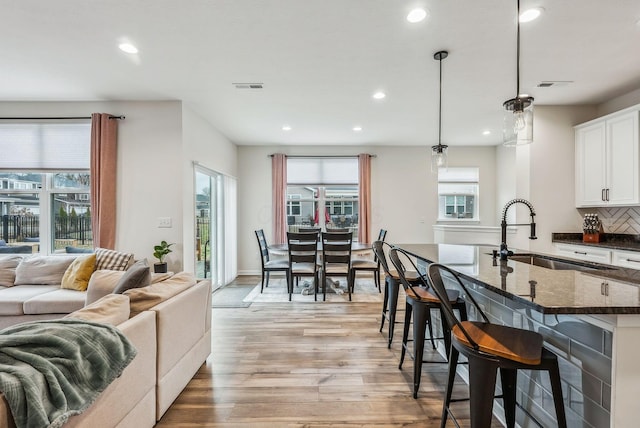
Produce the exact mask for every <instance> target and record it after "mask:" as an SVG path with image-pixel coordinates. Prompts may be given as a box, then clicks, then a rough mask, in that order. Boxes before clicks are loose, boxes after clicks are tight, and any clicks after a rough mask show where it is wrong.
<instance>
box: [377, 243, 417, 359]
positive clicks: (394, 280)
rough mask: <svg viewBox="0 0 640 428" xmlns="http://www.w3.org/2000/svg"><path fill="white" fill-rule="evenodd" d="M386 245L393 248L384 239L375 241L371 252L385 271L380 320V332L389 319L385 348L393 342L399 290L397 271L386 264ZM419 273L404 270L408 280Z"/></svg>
mask: <svg viewBox="0 0 640 428" xmlns="http://www.w3.org/2000/svg"><path fill="white" fill-rule="evenodd" d="M385 245H387V246H389V248H393V247H392V246H391V245H390V244H387V243H386V242H384V241H381V240H379V241H376V242H374V243H373V254H375V256H376V258H377V259H378V261H379V262H380V266H382V270H384V273H385V280H384V297H383V299H382V321H381V322H380V332H381V333H382V329H383V328H384V321H385V319H386V320H388V321H389V331H388V336H389V338H388V344H387V348H391V342H393V332H394V327H395V324H396V312H397V308H398V294H399V292H400V277H399V276H398V272H396V271H395V270H390V269H389V265H388V264H387V258H386V257H385V255H384V246H385ZM419 276H420V275H419V274H418V272H417V271H414V272H409V271H406V272H405V277H406V278H407V280H408V281H409V282H412V283H416V281H418V277H419Z"/></svg>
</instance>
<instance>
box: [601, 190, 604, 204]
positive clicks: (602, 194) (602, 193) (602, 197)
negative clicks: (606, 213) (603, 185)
mask: <svg viewBox="0 0 640 428" xmlns="http://www.w3.org/2000/svg"><path fill="white" fill-rule="evenodd" d="M600 199H601V200H602V202H604V200H605V199H604V189H602V191H601V192H600Z"/></svg>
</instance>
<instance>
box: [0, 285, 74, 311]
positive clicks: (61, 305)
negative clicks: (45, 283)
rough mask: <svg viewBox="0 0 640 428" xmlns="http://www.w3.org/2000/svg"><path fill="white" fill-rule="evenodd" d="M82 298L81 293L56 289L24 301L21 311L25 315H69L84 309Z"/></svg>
mask: <svg viewBox="0 0 640 428" xmlns="http://www.w3.org/2000/svg"><path fill="white" fill-rule="evenodd" d="M13 288H14V289H15V288H21V287H13ZM0 298H1V296H0ZM84 298H85V293H84V292H83V291H77V290H66V289H62V288H58V289H55V290H53V291H51V292H49V293H41V294H38V295H35V296H33V297H30V298H29V299H26V300H25V302H24V305H23V311H24V314H25V315H40V314H70V313H71V312H73V311H77V310H78V309H81V308H83V307H84ZM3 304H4V301H3ZM0 306H1V305H0Z"/></svg>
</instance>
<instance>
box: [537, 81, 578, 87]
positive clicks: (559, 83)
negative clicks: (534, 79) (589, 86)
mask: <svg viewBox="0 0 640 428" xmlns="http://www.w3.org/2000/svg"><path fill="white" fill-rule="evenodd" d="M570 83H573V80H543V81H542V82H540V83H538V88H550V87H552V86H553V87H559V86H567V85H569V84H570Z"/></svg>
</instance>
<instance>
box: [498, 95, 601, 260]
mask: <svg viewBox="0 0 640 428" xmlns="http://www.w3.org/2000/svg"><path fill="white" fill-rule="evenodd" d="M595 114H596V108H595V106H537V107H536V112H535V121H534V127H535V128H534V135H533V137H534V142H533V143H532V144H531V145H528V146H521V147H517V148H515V149H510V148H500V149H498V152H499V153H500V154H499V155H498V157H497V158H498V168H499V169H504V170H505V171H506V170H510V171H511V174H512V175H511V178H510V177H508V176H506V175H505V176H501V177H500V180H509V179H512V180H515V186H509V185H506V184H499V186H498V187H499V189H501V199H502V198H503V197H504V196H507V195H508V192H510V191H515V194H513V195H512V196H511V197H510V198H509V199H512V198H516V197H517V198H524V199H527V200H529V201H530V202H531V203H532V204H533V206H534V208H535V210H536V225H537V231H536V235H537V237H538V239H537V240H535V241H530V240H529V239H528V236H529V227H527V226H522V227H518V232H517V234H516V235H515V236H514V237H513V239H512V238H511V236H509V242H508V244H509V247H510V248H519V249H531V250H532V251H540V252H552V249H553V247H552V243H551V233H553V232H572V231H576V230H579V228H580V225H581V224H582V219H581V216H580V213H579V212H578V211H577V209H576V208H575V191H574V188H575V186H574V182H575V173H574V150H575V149H574V144H575V143H574V132H573V126H575V125H577V124H579V123H582V122H584V121H587V120H590V119H591V118H593V117H594V115H595ZM509 150H515V153H514V155H515V165H516V169H515V171H514V170H513V167H512V164H513V159H514V157H513V156H514V155H513V154H509V153H508V152H505V151H509ZM500 209H501V208H500ZM512 210H516V212H517V217H516V218H514V219H515V220H516V221H517V222H518V223H528V222H529V210H528V209H527V208H526V207H525V206H524V205H522V204H516V205H514V206H513V207H512V208H510V211H509V214H511V211H512ZM514 219H510V220H509V221H513V220H514Z"/></svg>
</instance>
